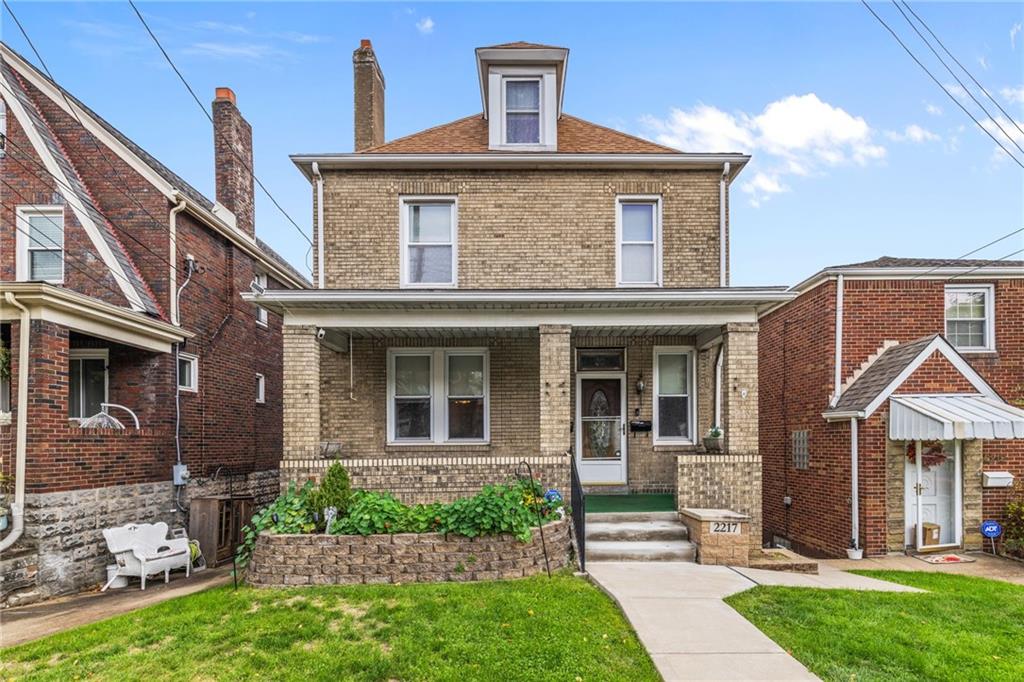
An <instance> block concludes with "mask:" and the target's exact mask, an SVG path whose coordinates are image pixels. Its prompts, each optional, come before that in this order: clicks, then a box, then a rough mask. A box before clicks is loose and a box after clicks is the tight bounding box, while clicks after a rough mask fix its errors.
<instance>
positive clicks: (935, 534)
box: [921, 523, 942, 547]
mask: <svg viewBox="0 0 1024 682" xmlns="http://www.w3.org/2000/svg"><path fill="white" fill-rule="evenodd" d="M941 537H942V526H940V525H939V524H937V523H922V524H921V546H922V547H928V546H930V545H938V544H941V543H940V538H941Z"/></svg>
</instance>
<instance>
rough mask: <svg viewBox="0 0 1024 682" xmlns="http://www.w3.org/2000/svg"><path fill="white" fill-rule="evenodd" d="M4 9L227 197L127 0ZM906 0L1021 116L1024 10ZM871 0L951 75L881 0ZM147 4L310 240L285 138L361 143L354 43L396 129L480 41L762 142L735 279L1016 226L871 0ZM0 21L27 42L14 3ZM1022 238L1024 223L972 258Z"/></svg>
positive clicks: (712, 144)
mask: <svg viewBox="0 0 1024 682" xmlns="http://www.w3.org/2000/svg"><path fill="white" fill-rule="evenodd" d="M12 5H13V7H14V11H15V12H16V13H17V14H18V16H19V18H20V19H21V21H22V22H23V23H24V24H25V27H26V29H27V30H28V31H29V35H30V36H31V37H32V38H33V40H34V41H35V42H36V45H37V47H38V48H39V50H40V52H41V53H42V55H43V58H44V59H45V60H46V62H47V64H48V66H49V67H50V69H51V70H52V71H53V74H54V76H55V77H56V78H57V80H59V81H60V82H62V83H63V84H64V85H65V86H66V87H67V88H68V89H69V90H71V92H73V93H74V94H76V95H77V96H78V97H79V98H81V99H82V100H83V101H85V102H86V103H87V104H89V105H90V106H91V107H93V108H94V109H95V110H96V111H98V112H99V113H100V114H102V115H103V116H104V117H106V118H107V119H108V120H109V121H111V122H112V123H113V124H115V125H117V126H118V127H119V128H121V130H123V131H124V132H125V133H126V134H127V135H129V136H130V137H131V138H133V139H134V140H135V141H136V142H138V143H140V144H141V145H142V146H144V147H145V148H146V149H147V150H148V151H150V152H151V153H153V154H154V155H155V156H157V157H158V158H160V159H161V160H162V161H163V162H164V163H166V164H167V165H168V166H170V167H171V168H172V169H174V170H175V171H176V172H177V173H179V174H180V175H182V176H183V177H184V178H186V179H187V180H188V181H189V182H191V183H192V184H193V185H195V186H196V187H197V188H199V189H200V190H201V191H203V192H204V193H206V194H207V195H208V196H211V197H212V196H213V158H212V157H213V151H212V133H211V129H210V124H209V122H208V121H207V119H206V118H205V117H204V116H203V115H202V114H201V113H200V111H199V110H198V107H196V105H195V103H194V102H193V101H191V99H190V97H189V96H188V94H187V92H186V91H185V90H184V88H183V86H182V85H181V84H180V83H179V82H178V80H177V79H176V77H175V76H174V74H173V73H172V72H171V71H170V69H169V68H168V67H167V66H166V64H165V63H164V62H163V61H162V57H161V56H160V55H159V53H158V52H157V51H156V47H155V46H154V45H153V43H152V42H151V41H150V39H149V37H148V36H147V35H146V34H145V32H144V29H143V28H142V26H141V25H140V24H139V22H138V20H137V19H136V18H135V16H134V14H133V13H132V11H131V8H130V7H129V6H128V5H127V3H122V2H110V3H77V4H64V3H38V4H37V3H26V2H13V3H12ZM912 6H913V7H914V9H915V10H916V11H917V12H918V13H919V14H920V15H921V16H922V18H924V20H925V21H927V22H928V24H929V25H930V26H931V28H932V29H933V30H934V31H935V33H936V34H937V35H938V36H939V37H940V38H941V39H942V40H943V42H945V44H946V46H947V47H948V48H949V49H950V50H951V51H952V52H953V54H954V55H955V56H956V57H957V58H958V59H960V61H961V62H962V63H963V64H964V65H965V66H966V67H967V68H968V69H969V70H970V71H971V73H972V74H973V75H974V76H975V77H976V78H977V79H978V80H979V81H980V82H981V83H982V84H983V85H984V86H985V87H986V88H987V89H988V90H989V91H990V92H992V93H993V95H994V96H995V97H996V98H997V99H998V100H999V101H1000V103H1001V104H1002V105H1003V107H1004V108H1005V109H1006V110H1007V111H1008V112H1009V113H1010V114H1011V115H1012V116H1013V117H1014V118H1015V119H1016V120H1017V121H1018V122H1021V121H1022V119H1024V31H1022V30H1021V27H1022V25H1024V4H1020V3H1006V4H978V3H972V4H954V3H949V4H930V3H929V4H926V3H923V2H922V3H915V4H913V5H912ZM873 7H874V8H875V9H876V11H877V12H879V14H880V15H881V16H882V17H883V18H884V19H885V20H886V21H887V22H889V24H890V25H891V26H892V27H893V28H894V29H896V30H897V32H898V33H900V35H901V36H903V37H904V40H905V41H906V42H907V43H908V45H910V46H911V47H912V48H913V49H914V50H915V52H916V53H917V54H918V55H920V56H921V58H922V59H923V60H924V61H925V63H926V64H928V65H929V66H930V67H932V68H933V72H934V73H935V74H936V75H937V76H938V77H939V79H940V80H941V81H942V82H943V83H946V84H954V81H953V79H952V77H950V76H949V74H948V73H946V72H945V71H944V70H943V69H942V66H941V65H940V64H939V63H938V62H937V61H936V60H935V59H934V57H932V56H931V55H930V54H929V53H927V48H925V47H924V45H923V44H922V43H921V42H920V40H919V39H918V38H917V36H916V35H914V34H913V33H912V30H911V28H910V27H909V26H908V25H907V24H906V23H905V21H904V20H903V18H902V17H901V16H900V15H899V13H898V12H897V11H896V9H895V8H894V7H893V6H892V5H891V4H885V3H875V4H873ZM140 8H141V10H142V11H143V13H144V14H145V15H146V17H147V19H148V20H149V21H150V24H151V26H152V27H153V29H154V31H155V32H156V33H157V35H158V36H159V37H160V39H161V40H162V42H163V43H164V46H165V47H166V48H167V49H168V51H169V52H170V53H171V55H172V57H173V58H174V59H175V61H176V62H177V64H178V66H179V68H181V69H182V71H183V72H184V73H185V75H186V77H187V78H188V79H189V81H190V82H191V84H192V86H193V87H194V88H195V89H196V91H197V92H198V93H199V95H200V98H201V99H202V100H204V101H206V102H208V101H210V100H212V99H213V91H214V88H215V87H216V86H221V85H226V86H230V87H232V88H233V89H234V90H235V92H236V94H237V96H238V104H239V107H240V108H241V109H242V111H243V113H244V114H245V116H246V117H247V118H248V119H249V121H250V122H251V123H252V125H253V128H254V131H255V155H256V172H257V174H258V175H259V177H260V179H261V180H262V181H263V182H264V184H266V185H267V186H268V187H269V188H270V190H271V192H273V193H274V195H275V196H276V197H277V199H278V200H279V201H280V202H281V203H282V204H283V205H284V206H285V208H286V209H287V211H288V212H289V213H290V214H291V215H292V217H293V218H294V219H295V220H296V221H297V222H298V223H299V225H300V226H302V228H303V229H304V230H306V231H307V233H308V231H309V229H310V224H311V216H310V212H311V202H310V189H309V185H308V183H307V182H306V181H305V179H303V178H302V176H301V175H300V174H299V172H298V171H297V170H296V169H295V168H294V166H293V165H292V164H291V162H290V161H289V160H288V155H289V154H292V153H297V152H335V151H342V152H344V151H351V148H352V68H351V54H352V50H353V49H354V48H355V47H356V46H357V45H358V42H359V39H360V38H371V39H372V40H373V44H374V48H375V50H376V52H377V55H378V59H379V60H380V62H381V65H382V67H383V70H384V74H385V78H386V80H387V110H386V111H387V136H388V138H389V139H392V138H394V137H398V136H401V135H405V134H409V133H412V132H415V131H417V130H421V129H423V128H427V127H430V126H433V125H437V124H439V123H444V122H447V121H450V120H453V119H456V118H459V117H462V116H466V115H468V114H471V113H474V112H478V111H479V110H480V97H479V91H478V89H477V81H476V73H475V68H476V67H475V63H474V58H473V48H474V47H477V46H480V45H488V44H493V43H498V42H507V41H512V40H528V41H532V42H541V43H550V44H557V45H564V46H566V47H569V48H570V50H571V56H570V66H569V70H568V79H567V82H566V83H567V86H566V96H565V109H566V111H567V112H569V113H572V114H574V115H576V116H580V117H582V118H585V119H589V120H591V121H594V122H597V123H601V124H604V125H608V126H612V127H615V128H618V129H620V130H623V131H625V132H629V133H633V134H638V135H642V136H645V137H649V138H651V139H655V140H658V141H662V142H665V143H668V144H673V145H677V146H679V147H680V148H682V149H684V150H687V151H743V152H750V153H752V154H753V155H754V158H753V161H752V162H751V163H750V164H749V166H748V167H747V168H746V169H745V170H744V172H743V173H742V175H741V176H740V177H739V178H738V180H737V182H736V183H735V184H734V185H733V188H732V198H733V210H732V225H733V237H732V249H733V256H732V266H733V284H734V285H752V284H792V283H795V282H796V281H798V280H800V279H802V278H803V277H805V276H806V275H808V274H811V273H812V272H814V271H816V270H818V269H820V268H821V267H823V266H826V265H831V264H837V263H847V262H855V261H859V260H866V259H870V258H874V257H876V256H879V255H883V254H885V255H898V256H920V257H943V258H952V257H956V256H959V255H961V254H963V253H965V252H967V251H970V250H972V249H974V248H976V247H978V246H981V245H982V244H984V243H986V242H988V241H991V240H992V239H995V238H997V237H999V236H1002V235H1004V234H1006V233H1008V232H1010V231H1012V230H1014V229H1016V228H1019V227H1022V226H1024V171H1022V170H1021V168H1020V167H1019V166H1017V165H1015V164H1014V163H1013V162H1012V161H1010V160H1009V159H1008V158H1006V156H1005V154H1004V153H1003V152H1001V151H998V149H997V148H996V147H995V144H994V143H993V142H992V141H991V140H990V139H989V138H988V137H987V136H985V134H984V133H983V132H981V131H980V130H979V129H978V128H977V127H976V126H975V124H974V123H972V122H971V120H970V119H969V118H968V117H967V116H966V115H965V114H964V113H963V112H962V111H960V110H959V109H958V108H957V107H956V105H955V104H954V103H953V102H952V101H950V99H949V98H948V97H947V96H946V95H945V94H944V93H943V92H942V90H940V89H939V88H938V87H937V86H936V85H935V84H934V83H933V82H932V81H930V80H929V79H928V77H927V76H926V75H925V74H924V73H923V72H922V71H921V70H920V69H919V67H918V66H917V65H915V64H914V63H913V62H912V61H911V59H910V57H908V56H907V55H906V53H905V52H903V50H902V49H901V48H900V47H899V45H897V44H896V42H895V41H894V40H893V39H892V37H891V36H890V35H889V34H888V33H887V32H886V31H885V30H884V29H883V28H882V27H881V25H879V24H878V23H877V22H876V20H875V19H874V18H873V17H872V16H871V15H870V14H869V13H868V12H867V10H865V9H864V7H863V6H862V5H860V4H859V3H854V2H848V3H835V4H833V3H829V4H824V3H778V4H776V3H722V4H698V3H674V4H669V3H659V4H644V5H637V4H631V5H624V4H612V3H604V4H583V3H574V4H540V3H534V4H510V3H489V4H477V5H471V4H458V3H441V4H415V3H377V4H356V3H310V4H306V3H301V4H300V3H271V2H263V3H240V2H239V3H235V2H223V3H150V2H145V3H140ZM2 33H3V39H4V40H5V41H7V42H8V43H9V44H10V45H12V46H13V47H14V48H15V49H17V50H18V51H20V52H21V53H22V54H24V55H26V56H29V57H31V55H30V54H29V50H28V46H27V45H26V44H25V42H24V39H23V38H22V37H21V36H20V35H19V34H18V33H17V29H16V27H15V26H14V24H13V22H11V21H10V18H9V16H7V14H6V12H4V17H3V24H2ZM925 57H928V58H927V59H925ZM33 60H34V58H33ZM961 77H962V78H963V79H964V81H965V82H967V83H969V81H967V80H966V77H964V76H961ZM952 89H953V91H954V92H955V93H956V95H957V96H958V97H961V98H963V93H962V91H960V90H959V89H958V88H952ZM979 97H980V95H979ZM964 101H965V102H966V100H964ZM970 106H971V109H972V111H976V112H977V115H980V111H978V110H977V108H976V107H974V106H973V105H970ZM989 108H990V110H992V111H994V109H993V108H992V107H991V106H990V107H989ZM1002 123H1003V125H1004V127H1006V128H1009V129H1010V130H1011V131H1012V132H1013V133H1014V134H1015V135H1017V132H1018V131H1016V129H1015V128H1012V124H1011V123H1010V122H1008V121H1005V120H1003V121H1002ZM989 125H990V127H991V123H990V124H989ZM1021 126H1022V127H1024V122H1022V123H1021ZM992 129H993V130H994V131H995V128H994V127H993V128H992ZM995 132H997V133H998V131H995ZM1016 141H1017V143H1018V144H1020V145H1021V147H1024V134H1020V135H1017V137H1016ZM1005 144H1006V145H1007V146H1008V147H1010V148H1011V149H1014V151H1017V150H1016V149H1015V148H1013V147H1012V146H1011V145H1010V143H1009V142H1005ZM1018 156H1019V157H1020V158H1021V160H1022V162H1024V153H1019V152H1018ZM257 191H258V190H257ZM257 225H258V227H257V231H258V233H259V235H260V236H261V237H262V238H263V239H265V240H267V241H268V242H269V243H270V244H271V245H272V246H274V248H276V249H278V250H279V251H280V252H281V253H282V254H284V255H285V256H286V257H287V258H288V259H289V260H291V261H292V262H293V263H295V264H296V266H298V267H299V268H300V269H303V270H305V271H306V272H308V269H307V268H306V263H308V256H307V244H306V243H305V241H303V240H302V238H301V237H299V236H298V235H297V234H296V232H295V231H294V228H292V227H291V225H289V224H288V223H287V221H286V219H285V218H284V216H282V215H281V214H280V213H278V212H277V210H276V209H275V208H274V207H273V205H272V204H271V203H270V201H269V200H268V199H266V197H264V196H262V195H260V196H258V197H257ZM1021 248H1024V233H1022V234H1018V235H1016V236H1014V237H1011V238H1009V239H1006V240H1003V241H1002V242H1000V243H999V244H997V245H995V246H993V247H990V248H989V249H986V250H985V251H983V252H981V253H979V254H977V256H976V257H991V258H997V257H1001V256H1004V255H1006V254H1008V253H1009V252H1011V251H1015V250H1017V249H1021ZM1017 257H1018V258H1019V257H1020V256H1017Z"/></svg>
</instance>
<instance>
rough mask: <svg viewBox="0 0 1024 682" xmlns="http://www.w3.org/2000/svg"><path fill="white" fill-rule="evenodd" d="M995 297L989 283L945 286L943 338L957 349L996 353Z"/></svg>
mask: <svg viewBox="0 0 1024 682" xmlns="http://www.w3.org/2000/svg"><path fill="white" fill-rule="evenodd" d="M994 298H995V294H994V291H993V287H992V285H990V284H986V285H980V286H979V285H964V284H955V285H953V284H951V285H948V286H947V287H946V339H948V340H949V342H950V343H951V344H953V345H954V346H955V347H956V348H957V349H958V350H961V351H990V350H995V347H996V340H995V323H994V320H995V315H994V311H995V302H994Z"/></svg>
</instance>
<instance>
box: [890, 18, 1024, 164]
mask: <svg viewBox="0 0 1024 682" xmlns="http://www.w3.org/2000/svg"><path fill="white" fill-rule="evenodd" d="M891 2H892V5H893V7H895V8H896V9H897V11H899V13H900V14H902V15H903V18H904V19H905V20H906V22H907V23H908V24H910V28H912V29H914V33H916V34H917V36H918V37H919V38H920V39H921V41H922V42H924V44H925V45H927V46H928V49H929V50H931V53H932V54H933V55H935V58H936V59H938V60H939V63H940V64H942V66H943V67H944V68H945V69H946V71H948V72H949V75H950V76H952V77H953V80H955V81H956V82H957V85H959V86H960V87H961V88H963V91H964V92H966V93H967V96H968V97H970V98H971V101H972V102H974V103H975V104H977V105H978V107H980V108H981V110H982V111H984V112H985V116H987V117H988V120H990V121H992V123H994V124H995V126H996V127H997V128H999V132H1001V133H1002V134H1003V135H1005V136H1006V139H1007V140H1009V141H1010V143H1011V144H1012V145H1013V146H1014V147H1016V148H1017V149H1018V150H1019V151H1020V152H1021V153H1022V154H1024V147H1021V146H1020V144H1018V143H1017V140H1015V139H1014V137H1013V136H1012V135H1010V133H1008V132H1006V129H1005V128H1003V125H1002V124H1001V123H1000V122H999V121H998V120H997V119H996V117H995V116H993V115H992V114H991V113H989V110H988V109H986V108H985V105H984V104H982V103H981V102H979V101H978V98H977V97H975V96H974V93H973V92H971V91H970V89H969V88H968V87H967V86H966V85H964V82H963V81H962V80H960V77H959V76H957V75H956V73H955V72H954V71H953V69H951V68H950V67H949V65H948V64H946V62H945V60H944V59H943V58H942V56H941V55H940V54H939V53H938V51H937V50H936V49H935V48H934V47H932V44H931V42H929V40H928V39H927V38H925V37H924V34H923V33H921V31H920V29H918V28H917V25H916V24H915V23H914V22H913V21H911V20H910V17H908V16H907V13H906V12H904V11H903V8H902V7H900V6H899V5H898V4H897V3H896V0H891ZM904 4H906V3H904ZM908 9H909V7H908ZM914 16H915V17H916V16H917V15H916V14H915V15H914ZM918 20H919V21H920V17H918ZM929 32H930V31H929ZM932 35H935V34H934V33H933V34H932ZM947 53H948V50H947ZM957 63H958V64H959V63H960V62H957ZM960 68H961V69H963V70H964V72H966V73H967V75H968V76H971V73H970V71H967V69H964V67H963V65H962V64H961V65H960ZM971 78H972V79H973V78H974V76H971ZM975 83H977V81H975ZM979 87H980V86H979ZM984 89H985V88H982V90H984Z"/></svg>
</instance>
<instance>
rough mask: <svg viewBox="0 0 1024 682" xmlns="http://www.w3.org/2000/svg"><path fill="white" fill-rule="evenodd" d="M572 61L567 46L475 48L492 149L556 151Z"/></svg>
mask: <svg viewBox="0 0 1024 682" xmlns="http://www.w3.org/2000/svg"><path fill="white" fill-rule="evenodd" d="M568 61H569V50H568V49H566V48H564V47H552V46H550V45H536V44H534V43H523V42H518V43H505V44H502V45H492V46H490V47H478V48H477V50H476V63H477V70H478V71H479V74H480V96H481V98H482V100H483V107H484V119H486V120H487V123H488V126H487V127H488V137H489V140H488V148H489V149H491V150H492V151H506V152H553V151H557V150H558V119H559V118H560V117H561V116H562V99H563V95H564V92H565V69H566V66H567V65H568Z"/></svg>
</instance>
